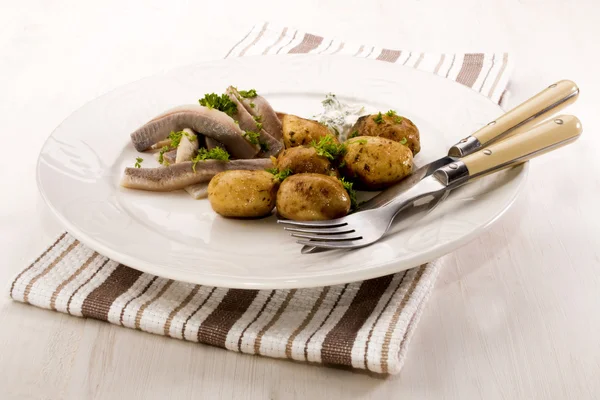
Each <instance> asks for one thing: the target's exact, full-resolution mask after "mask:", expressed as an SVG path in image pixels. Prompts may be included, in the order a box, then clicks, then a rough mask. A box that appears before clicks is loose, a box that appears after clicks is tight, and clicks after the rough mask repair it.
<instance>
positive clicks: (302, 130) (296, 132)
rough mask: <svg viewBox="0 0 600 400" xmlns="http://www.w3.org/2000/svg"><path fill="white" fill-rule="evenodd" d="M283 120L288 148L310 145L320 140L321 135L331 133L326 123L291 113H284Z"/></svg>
mask: <svg viewBox="0 0 600 400" xmlns="http://www.w3.org/2000/svg"><path fill="white" fill-rule="evenodd" d="M281 122H282V125H283V143H284V144H285V148H286V149H288V148H290V147H295V146H303V145H308V144H310V142H312V141H313V140H314V141H316V142H318V141H319V139H320V138H321V137H323V136H327V135H330V134H331V132H329V129H328V128H327V127H326V126H325V125H322V124H320V123H318V122H317V121H312V120H310V119H304V118H300V117H297V116H295V115H291V114H285V115H283V116H282V119H281ZM336 140H337V139H336Z"/></svg>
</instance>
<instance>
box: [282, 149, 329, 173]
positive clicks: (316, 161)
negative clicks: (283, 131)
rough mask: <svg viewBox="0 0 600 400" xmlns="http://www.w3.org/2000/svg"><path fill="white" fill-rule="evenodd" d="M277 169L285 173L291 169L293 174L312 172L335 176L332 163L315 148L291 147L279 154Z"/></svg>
mask: <svg viewBox="0 0 600 400" xmlns="http://www.w3.org/2000/svg"><path fill="white" fill-rule="evenodd" d="M276 165H277V169H279V170H280V171H285V170H286V169H290V170H291V171H292V173H293V174H302V173H307V172H312V173H315V174H323V175H330V174H332V173H333V174H335V170H334V169H333V167H332V166H331V162H330V161H329V159H327V157H323V156H320V155H319V154H317V150H316V149H315V148H314V147H304V146H299V147H291V148H289V149H285V150H284V151H283V152H281V153H279V157H277V163H276Z"/></svg>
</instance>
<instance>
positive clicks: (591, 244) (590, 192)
mask: <svg viewBox="0 0 600 400" xmlns="http://www.w3.org/2000/svg"><path fill="white" fill-rule="evenodd" d="M214 3H215V4H213V5H208V4H205V2H201V1H195V2H188V1H181V2H175V1H173V2H167V1H164V0H163V1H159V0H143V1H142V0H136V1H131V2H120V1H116V0H104V1H101V2H93V3H92V2H82V1H80V2H67V1H64V0H23V1H9V0H0V10H1V11H0V139H1V140H0V142H1V143H2V144H3V147H4V152H3V155H2V157H0V178H1V180H0V182H2V193H1V196H0V202H1V207H0V210H1V211H0V252H1V254H2V255H3V257H2V258H3V263H2V268H1V269H0V282H1V283H2V284H3V287H5V288H6V286H7V285H9V282H10V278H11V277H12V276H13V275H14V274H15V273H17V272H18V270H19V269H20V268H22V267H23V266H24V265H25V264H26V263H27V262H29V261H30V260H31V259H32V258H34V257H35V256H36V255H37V254H38V253H39V252H40V251H42V250H43V249H44V248H45V246H46V245H47V244H48V243H49V241H50V239H51V238H52V237H54V236H55V235H57V234H58V233H59V232H60V231H61V227H60V226H59V225H58V223H57V222H56V221H55V219H54V218H53V217H52V216H51V215H50V213H49V211H48V210H47V209H46V207H45V205H44V204H43V201H42V199H41V197H40V196H39V195H38V194H37V188H36V184H35V164H36V156H37V153H38V151H39V149H40V148H41V146H42V144H43V142H44V140H45V138H46V137H47V136H48V134H49V133H50V132H51V130H52V129H53V128H54V127H55V126H56V125H58V124H59V123H60V121H61V120H63V119H64V118H66V117H67V116H68V115H69V114H70V113H71V112H72V111H74V110H75V109H76V108H78V107H79V106H81V105H82V104H83V103H85V102H86V101H88V100H91V99H93V98H94V97H96V96H98V95H100V94H102V93H104V92H106V91H108V90H110V89H112V88H114V87H116V86H118V85H121V84H123V83H126V82H129V81H132V80H135V79H138V78H140V77H143V76H147V75H151V74H154V73H156V72H159V71H163V70H167V69H170V68H172V67H175V66H178V65H183V64H189V63H194V62H198V61H203V60H208V59H215V58H222V57H223V55H224V54H225V52H226V51H227V49H228V48H229V47H231V46H232V45H233V44H234V43H235V41H236V39H237V38H239V37H240V35H242V34H243V33H245V32H246V31H247V29H248V28H249V27H250V26H251V25H253V24H254V23H256V22H259V21H261V20H269V21H277V22H278V23H280V24H286V25H295V26H297V27H300V28H302V29H304V30H306V31H309V32H315V33H320V34H323V35H335V36H338V37H340V38H344V39H346V40H352V41H360V42H370V43H376V44H378V45H382V46H385V47H392V48H394V47H396V48H404V49H413V50H419V51H432V52H436V51H439V52H451V51H510V52H511V53H512V54H514V56H515V57H516V61H517V65H516V67H517V69H516V71H515V74H514V79H513V81H512V85H511V87H510V91H511V96H510V98H509V99H508V105H509V106H510V105H514V104H516V103H517V102H519V101H522V100H524V99H525V98H527V97H528V96H530V95H532V94H533V93H535V92H536V91H538V90H540V89H541V88H543V87H544V86H545V85H547V84H548V83H551V82H554V81H556V80H559V79H562V78H568V79H572V80H574V81H576V82H577V83H578V84H579V86H580V87H581V89H582V94H581V96H580V99H579V102H578V104H576V105H575V106H573V107H572V108H571V109H570V110H569V112H571V113H575V114H577V115H578V116H579V117H580V118H581V120H582V122H583V125H584V134H583V137H582V139H581V140H580V141H579V142H578V143H576V144H575V145H573V146H570V147H569V148H566V149H563V150H561V151H559V152H557V153H554V154H550V155H548V156H546V157H543V158H542V159H539V160H535V161H534V162H533V163H532V166H531V169H530V171H531V172H530V175H529V181H528V186H527V188H526V189H525V191H524V192H523V194H522V195H521V196H520V198H519V199H518V200H517V203H516V204H515V206H514V207H513V208H512V209H511V210H510V211H509V212H508V213H507V214H506V215H505V216H504V217H503V218H502V219H501V221H500V222H498V223H497V224H496V225H494V226H493V228H492V229H491V230H490V231H489V232H488V233H487V234H484V235H483V236H481V237H480V238H479V239H477V240H475V241H474V242H473V243H471V244H470V245H469V246H467V247H464V248H462V249H460V250H459V251H456V252H455V253H453V254H451V255H449V256H447V257H446V258H445V265H444V268H443V271H442V273H441V276H440V279H439V281H438V284H437V287H436V288H435V291H434V293H433V296H432V298H431V302H430V304H429V305H428V307H427V309H426V311H425V313H424V315H423V318H422V320H421V323H420V326H419V328H418V331H417V333H416V335H415V337H414V339H413V343H412V346H411V349H410V351H409V359H408V361H407V363H406V365H405V367H404V369H403V371H402V373H401V374H400V375H399V376H396V377H391V378H388V379H375V378H372V377H369V376H366V375H361V374H354V373H351V372H348V371H341V370H334V369H327V368H320V367H315V366H308V365H303V364H297V363H292V362H286V361H275V360H270V359H265V358H259V357H251V356H246V355H240V354H234V353H231V352H227V351H224V350H221V349H216V348H211V347H208V346H198V345H193V344H190V343H185V342H181V341H178V340H172V339H166V338H163V337H160V336H154V335H150V334H145V333H141V332H136V331H132V330H129V329H124V328H119V327H115V326H111V325H109V324H106V323H101V322H98V321H94V320H83V319H78V318H73V317H69V316H65V315H62V314H59V313H53V312H49V311H44V310H39V309H36V308H34V307H30V306H26V305H21V304H16V303H13V302H12V301H10V300H9V299H8V298H7V296H6V295H3V296H1V297H0V327H1V328H0V398H2V399H13V398H14V399H60V398H69V399H83V398H86V399H87V398H102V399H106V398H117V397H119V398H131V399H138V398H140V399H141V398H143V399H170V398H172V399H185V398H192V397H193V398H273V399H275V398H286V399H287V398H294V397H296V398H312V399H316V398H354V397H364V398H367V397H368V398H381V399H384V398H386V399H387V398H410V397H414V398H419V399H425V398H441V397H445V398H456V399H467V398H486V399H493V398H506V399H532V398H544V399H546V398H548V399H551V398H553V399H564V398H576V399H584V398H597V397H598V396H600V380H599V379H598V376H599V375H600V340H599V339H598V338H599V336H598V333H599V332H600V311H599V310H600V216H599V212H598V199H599V198H600V178H599V177H598V173H599V172H600V161H599V160H600V157H599V156H598V152H599V149H600V133H599V132H597V131H598V130H599V129H600V121H599V118H598V110H600V96H598V93H599V91H600V85H599V83H600V79H599V78H598V76H599V73H598V72H597V71H598V65H597V63H598V62H599V61H600V58H599V56H598V44H597V43H598V37H600V23H598V16H599V15H600V3H598V2H597V1H596V0H587V1H586V0H570V1H567V0H564V1H561V0H520V1H517V0H493V1H492V0H488V1H482V0H454V1H452V2H448V1H446V0H405V1H402V2H397V1H392V0H389V1H372V2H367V1H365V0H335V1H321V0H306V1H303V2H294V4H284V2H279V1H276V0H272V1H265V2H260V1H254V2H247V1H238V0H230V1H228V2H223V4H224V5H220V4H222V3H221V2H214ZM450 3H451V4H452V5H451V6H450V5H449V4H450ZM5 293H6V292H5Z"/></svg>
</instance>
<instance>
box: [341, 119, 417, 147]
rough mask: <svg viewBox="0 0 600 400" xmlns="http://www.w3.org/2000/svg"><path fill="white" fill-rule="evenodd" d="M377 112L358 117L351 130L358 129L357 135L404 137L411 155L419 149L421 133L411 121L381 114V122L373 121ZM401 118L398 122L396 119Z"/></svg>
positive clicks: (389, 137)
mask: <svg viewBox="0 0 600 400" xmlns="http://www.w3.org/2000/svg"><path fill="white" fill-rule="evenodd" d="M377 116H378V114H372V115H365V116H363V117H360V118H359V119H358V121H356V124H354V126H353V127H352V132H354V131H358V135H359V136H377V137H382V138H386V139H390V140H393V141H395V142H402V141H403V140H404V138H406V146H407V147H408V148H409V149H410V151H412V153H413V156H415V155H417V153H418V152H419V151H421V135H420V134H419V130H418V129H417V127H416V125H415V124H413V122H412V121H411V120H410V119H408V118H405V117H400V116H389V115H387V114H382V119H383V122H381V123H379V124H378V123H377V122H375V118H376V117H377ZM398 118H401V121H400V122H397V119H398Z"/></svg>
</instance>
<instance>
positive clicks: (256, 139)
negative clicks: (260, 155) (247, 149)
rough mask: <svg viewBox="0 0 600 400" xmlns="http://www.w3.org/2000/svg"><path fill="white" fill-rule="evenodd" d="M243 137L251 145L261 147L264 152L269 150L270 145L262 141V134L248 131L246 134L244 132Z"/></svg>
mask: <svg viewBox="0 0 600 400" xmlns="http://www.w3.org/2000/svg"><path fill="white" fill-rule="evenodd" d="M261 128H262V125H261ZM243 136H244V137H245V138H246V140H248V141H249V142H250V143H252V144H255V145H258V146H260V149H261V150H262V151H268V150H269V144H268V143H266V142H263V141H262V140H260V133H258V132H254V131H246V132H244V134H243Z"/></svg>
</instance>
